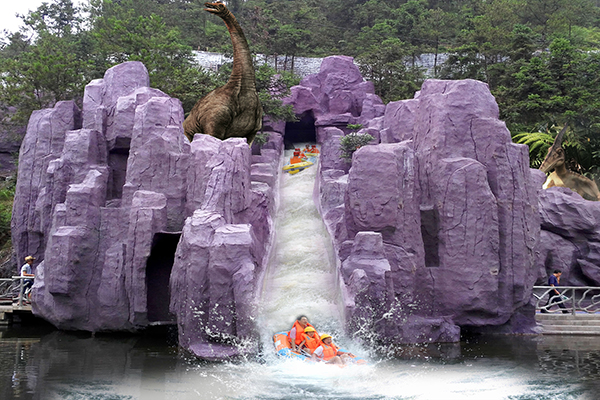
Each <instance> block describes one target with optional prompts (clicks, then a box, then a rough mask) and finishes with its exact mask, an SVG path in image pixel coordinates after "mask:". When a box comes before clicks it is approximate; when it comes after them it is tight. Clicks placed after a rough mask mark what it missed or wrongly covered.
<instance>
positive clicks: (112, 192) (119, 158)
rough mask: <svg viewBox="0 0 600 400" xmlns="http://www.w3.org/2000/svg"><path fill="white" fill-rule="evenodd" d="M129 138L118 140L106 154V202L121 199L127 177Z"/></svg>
mask: <svg viewBox="0 0 600 400" xmlns="http://www.w3.org/2000/svg"><path fill="white" fill-rule="evenodd" d="M129 146H130V139H129V138H120V139H118V140H117V141H116V143H115V145H114V146H113V148H112V149H111V150H109V152H108V167H109V175H108V187H107V193H106V200H115V199H121V198H122V197H123V186H124V185H125V178H126V176H127V160H128V159H129Z"/></svg>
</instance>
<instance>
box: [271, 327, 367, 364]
mask: <svg viewBox="0 0 600 400" xmlns="http://www.w3.org/2000/svg"><path fill="white" fill-rule="evenodd" d="M273 343H274V345H275V349H276V351H277V354H278V355H279V356H281V357H285V358H297V359H301V360H303V361H308V362H324V363H326V364H335V365H338V366H345V365H348V364H365V363H366V360H364V359H362V358H360V357H357V356H355V355H354V354H352V353H350V352H349V351H346V350H344V349H342V348H339V347H338V346H336V345H335V344H334V343H333V338H332V337H331V335H329V334H327V333H325V334H322V335H319V333H318V332H317V330H316V329H315V327H314V326H312V325H311V324H310V323H309V322H308V318H307V317H306V316H304V315H302V316H300V317H298V318H297V319H296V321H295V322H294V324H293V325H292V328H291V329H290V330H289V331H283V332H277V333H276V334H274V335H273Z"/></svg>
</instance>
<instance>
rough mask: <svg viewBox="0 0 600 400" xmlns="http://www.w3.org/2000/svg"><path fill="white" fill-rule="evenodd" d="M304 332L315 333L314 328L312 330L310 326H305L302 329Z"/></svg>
mask: <svg viewBox="0 0 600 400" xmlns="http://www.w3.org/2000/svg"><path fill="white" fill-rule="evenodd" d="M304 332H316V331H315V328H313V327H312V326H307V327H306V328H304Z"/></svg>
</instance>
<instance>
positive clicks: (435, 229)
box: [421, 207, 440, 267]
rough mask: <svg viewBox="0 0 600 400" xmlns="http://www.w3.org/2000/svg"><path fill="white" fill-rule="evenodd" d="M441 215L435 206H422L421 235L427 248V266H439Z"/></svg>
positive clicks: (424, 246)
mask: <svg viewBox="0 0 600 400" xmlns="http://www.w3.org/2000/svg"><path fill="white" fill-rule="evenodd" d="M438 234H439V216H438V211H437V209H436V208H435V207H431V208H423V207H422V208H421V236H422V237H423V248H424V250H425V266H426V267H439V265H440V256H439V242H440V240H439V237H438Z"/></svg>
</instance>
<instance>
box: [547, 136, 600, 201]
mask: <svg viewBox="0 0 600 400" xmlns="http://www.w3.org/2000/svg"><path fill="white" fill-rule="evenodd" d="M567 127H568V125H565V127H564V128H563V129H562V130H561V131H560V133H559V134H558V135H557V136H556V138H555V139H554V143H553V144H552V147H550V148H549V149H548V154H547V155H546V158H544V161H543V162H542V165H540V170H542V171H543V172H544V173H548V172H550V171H552V170H554V172H552V173H551V174H550V175H548V178H547V179H546V182H544V189H548V188H549V187H552V186H562V187H568V188H569V189H571V190H572V191H574V192H577V193H579V195H580V196H581V197H583V198H584V199H586V200H593V201H598V200H600V191H598V186H597V185H596V182H594V181H593V180H591V179H588V178H586V177H585V176H583V175H580V174H578V173H576V172H573V171H569V170H568V169H567V166H566V165H565V151H564V150H563V148H562V146H561V144H562V140H563V137H564V135H565V132H566V131H567Z"/></svg>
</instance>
